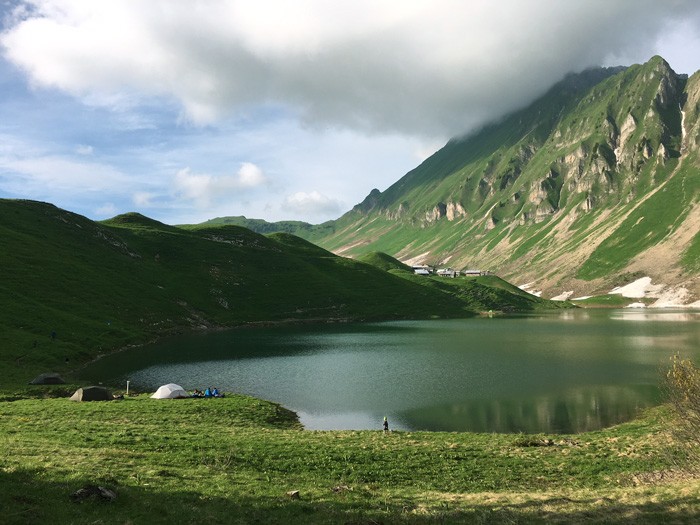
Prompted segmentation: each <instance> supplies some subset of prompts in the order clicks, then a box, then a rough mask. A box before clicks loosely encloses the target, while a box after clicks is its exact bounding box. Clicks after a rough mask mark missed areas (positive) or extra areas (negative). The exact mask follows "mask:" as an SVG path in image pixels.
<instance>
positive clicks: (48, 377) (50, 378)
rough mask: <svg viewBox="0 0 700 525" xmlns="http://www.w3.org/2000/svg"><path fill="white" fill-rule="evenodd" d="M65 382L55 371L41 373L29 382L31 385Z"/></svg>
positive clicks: (60, 383)
mask: <svg viewBox="0 0 700 525" xmlns="http://www.w3.org/2000/svg"><path fill="white" fill-rule="evenodd" d="M64 383H65V381H64V380H63V378H62V377H61V376H59V375H58V374H56V373H55V372H51V373H46V374H39V375H38V376H36V377H35V378H34V379H32V380H31V381H30V382H29V384H30V385H62V384H64Z"/></svg>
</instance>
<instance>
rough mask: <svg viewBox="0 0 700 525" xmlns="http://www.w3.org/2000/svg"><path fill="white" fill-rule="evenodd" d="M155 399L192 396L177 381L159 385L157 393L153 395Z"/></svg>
mask: <svg viewBox="0 0 700 525" xmlns="http://www.w3.org/2000/svg"><path fill="white" fill-rule="evenodd" d="M151 397H152V398H153V399H176V398H178V397H190V395H189V394H188V393H187V392H185V389H184V388H182V387H181V386H180V385H176V384H175V383H168V384H167V385H163V386H161V387H158V390H156V393H155V394H153V395H152V396H151Z"/></svg>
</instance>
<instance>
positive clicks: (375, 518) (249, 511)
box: [0, 470, 700, 525]
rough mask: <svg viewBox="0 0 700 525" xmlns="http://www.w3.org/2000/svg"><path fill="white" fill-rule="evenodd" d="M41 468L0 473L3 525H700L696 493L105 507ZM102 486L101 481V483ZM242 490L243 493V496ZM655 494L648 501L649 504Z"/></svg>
mask: <svg viewBox="0 0 700 525" xmlns="http://www.w3.org/2000/svg"><path fill="white" fill-rule="evenodd" d="M46 478H47V476H46V473H44V472H41V471H30V470H21V471H14V472H0V509H2V510H1V511H0V522H2V523H3V524H7V525H14V524H17V525H19V524H31V523H37V524H39V523H41V524H44V523H58V524H61V523H70V524H94V523H100V524H124V523H132V524H138V523H178V524H180V523H182V524H187V523H192V524H201V523H241V524H247V523H265V524H272V523H280V524H282V523H284V524H295V523H310V524H317V523H318V524H326V523H328V524H338V523H341V524H357V525H360V524H378V523H383V524H389V523H407V524H419V525H422V524H435V523H450V524H451V523H545V522H546V523H635V524H639V523H641V524H645V523H650V524H651V523H660V522H671V523H698V522H700V504H699V503H698V500H697V498H696V497H695V496H694V495H693V496H677V497H675V498H673V499H669V500H666V501H654V502H652V501H645V502H643V503H641V504H628V503H623V502H620V501H616V500H613V499H610V498H607V497H601V498H590V499H570V498H566V497H552V498H538V497H537V494H534V496H533V500H531V501H526V502H523V503H505V504H504V503H502V502H487V503H477V504H468V503H462V504H460V503H452V502H451V503H449V504H448V503H442V504H441V503H440V502H435V501H430V500H424V499H422V501H420V502H419V501H413V500H411V499H410V498H401V497H394V498H391V497H385V495H384V494H385V491H384V490H380V491H378V493H376V494H371V493H369V492H364V493H363V492H362V491H358V492H348V493H338V494H335V493H333V491H332V490H331V489H330V487H329V491H328V496H327V497H323V498H318V499H311V498H309V499H307V498H305V497H304V495H303V491H302V495H301V498H300V499H292V498H290V497H288V496H287V495H286V494H285V492H284V491H283V490H281V491H280V494H279V496H270V495H260V496H256V495H254V494H245V490H246V487H245V486H241V485H237V484H235V483H232V485H231V488H232V491H231V496H230V497H225V498H222V497H212V496H209V495H207V494H205V493H204V492H199V491H197V490H195V489H192V488H191V487H190V486H188V482H187V480H182V487H181V490H178V491H177V492H173V491H172V490H169V491H164V490H161V489H159V488H158V487H157V486H133V485H129V486H126V485H122V486H120V485H119V484H115V483H112V484H107V485H109V486H110V487H111V488H113V489H115V490H116V492H117V493H118V497H117V500H116V501H114V502H105V501H101V500H99V499H98V498H97V497H90V498H89V499H86V500H84V501H82V502H80V503H76V502H73V501H72V499H71V497H70V495H71V494H73V493H74V492H75V491H76V490H78V489H79V488H81V487H82V486H84V485H86V484H89V483H95V480H74V481H66V482H55V481H49V480H47V479H46ZM97 484H101V483H99V482H97ZM241 492H243V494H241ZM651 498H653V495H652V496H650V499H651Z"/></svg>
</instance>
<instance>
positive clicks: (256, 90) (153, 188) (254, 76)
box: [0, 0, 700, 224]
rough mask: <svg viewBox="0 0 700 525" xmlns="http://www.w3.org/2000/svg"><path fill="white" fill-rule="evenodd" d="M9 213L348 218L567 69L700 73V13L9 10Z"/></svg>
mask: <svg viewBox="0 0 700 525" xmlns="http://www.w3.org/2000/svg"><path fill="white" fill-rule="evenodd" d="M0 10H1V13H0V198H13V199H15V198H18V199H33V200H40V201H45V202H50V203H52V204H55V205H56V206H59V207H61V208H64V209H67V210H70V211H73V212H76V213H80V214H82V215H85V216H87V217H89V218H91V219H94V220H101V219H106V218H110V217H113V216H115V215H118V214H120V213H126V212H130V211H136V212H139V213H142V214H144V215H146V216H148V217H151V218H154V219H157V220H160V221H162V222H165V223H167V224H185V223H199V222H203V221H205V220H207V219H211V218H214V217H223V216H232V215H245V216H246V217H249V218H259V219H266V220H268V221H278V220H302V221H306V222H310V223H313V224H318V223H321V222H323V221H326V220H329V219H335V218H338V217H340V216H341V215H342V214H343V213H345V212H346V211H348V210H350V209H351V208H352V207H353V206H354V205H355V204H357V203H359V202H361V201H362V200H363V199H364V198H365V196H366V195H367V194H368V193H369V192H370V191H371V190H372V189H373V188H378V189H379V190H382V191H383V190H385V189H386V188H388V187H389V186H390V185H391V184H393V183H394V182H396V181H397V180H399V179H400V178H401V177H402V176H403V175H404V174H405V173H406V172H408V171H410V170H411V169H412V168H414V167H416V166H417V165H418V164H420V162H422V161H423V160H424V159H425V158H427V157H428V156H429V155H430V154H432V153H433V152H434V151H436V150H437V149H439V148H440V147H441V146H443V145H444V144H445V142H447V140H449V139H450V138H452V137H455V136H460V135H464V134H466V133H469V132H470V131H473V130H475V129H478V128H479V127H480V126H482V125H484V124H485V123H488V122H490V121H493V120H496V119H498V118H501V117H502V116H503V115H505V114H507V113H508V112H511V111H513V110H516V109H519V108H521V107H523V106H525V105H527V104H528V103H529V102H531V101H532V100H534V99H535V98H536V97H538V96H539V95H541V94H543V93H544V92H545V91H546V90H547V89H548V88H549V87H550V86H551V85H552V84H554V83H555V82H557V81H558V80H560V79H561V78H563V77H564V75H566V74H567V73H569V72H578V71H582V70H584V69H586V68H588V67H594V66H601V65H602V66H612V65H631V64H634V63H643V62H646V61H647V60H649V59H650V58H651V57H652V56H654V55H657V54H658V55H661V56H663V57H664V58H665V59H666V60H667V61H668V62H669V63H670V65H671V67H672V68H673V69H674V70H675V71H676V72H677V73H687V74H692V73H694V72H695V71H697V70H699V69H700V2H697V1H696V0H664V1H659V0H392V1H388V0H373V1H367V0H349V1H348V0H294V1H290V0H147V1H144V0H100V1H95V0H32V1H19V0H0Z"/></svg>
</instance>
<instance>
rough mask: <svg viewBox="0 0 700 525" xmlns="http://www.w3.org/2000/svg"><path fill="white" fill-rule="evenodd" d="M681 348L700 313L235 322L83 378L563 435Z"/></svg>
mask: <svg viewBox="0 0 700 525" xmlns="http://www.w3.org/2000/svg"><path fill="white" fill-rule="evenodd" d="M675 353H679V354H680V355H682V356H683V357H691V358H693V359H694V361H695V362H696V363H698V362H700V360H699V359H698V358H700V311H677V310H645V309H639V310H637V309H626V310H592V309H591V310H583V309H579V310H566V311H561V312H553V313H546V314H523V315H516V316H508V317H493V318H487V317H480V318H474V319H460V320H431V321H396V322H384V323H370V324H347V325H342V324H341V325H337V324H336V325H322V326H314V327H310V326H294V327H274V328H255V329H253V328H241V329H235V330H229V331H225V332H216V333H209V334H201V335H200V334H197V335H187V336H182V337H179V338H176V339H171V340H167V341H162V342H160V343H158V344H154V345H150V346H147V347H143V348H136V349H133V350H129V351H125V352H121V353H118V354H114V355H111V356H108V357H105V358H103V359H101V360H99V361H97V362H96V363H94V364H93V365H91V366H90V367H89V368H87V369H85V370H84V371H83V372H82V377H83V378H84V379H85V380H90V381H94V382H104V383H105V384H111V385H113V386H119V387H121V388H125V386H126V381H127V379H128V380H129V381H130V384H131V388H133V389H137V390H139V391H155V389H156V388H157V387H158V386H159V385H161V384H165V383H170V382H173V383H178V384H180V385H182V386H183V387H184V388H185V389H187V390H192V389H194V388H199V389H202V390H203V389H204V388H206V387H207V386H212V387H214V386H215V387H218V388H219V389H220V390H223V391H227V392H236V393H244V394H249V395H252V396H256V397H259V398H263V399H268V400H271V401H276V402H279V403H280V404H282V405H283V406H285V407H287V408H289V409H291V410H294V411H295V412H297V413H298V414H299V416H300V419H301V422H302V423H303V424H304V426H305V427H306V428H308V429H358V430H359V429H380V428H381V425H382V420H383V418H384V416H386V417H388V420H389V424H390V427H391V428H393V429H403V430H444V431H479V432H547V433H570V432H580V431H585V430H594V429H598V428H602V427H606V426H609V425H612V424H615V423H619V422H622V421H626V420H629V419H632V418H634V417H635V416H636V415H637V414H638V413H639V411H640V410H641V409H643V408H646V407H649V406H653V405H656V404H658V403H660V402H661V396H660V390H659V384H660V382H661V378H662V370H663V369H665V368H666V367H668V365H669V363H670V358H671V357H672V356H673V355H674V354H675ZM166 402H170V401H166ZM202 402H216V400H211V401H210V400H202Z"/></svg>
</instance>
